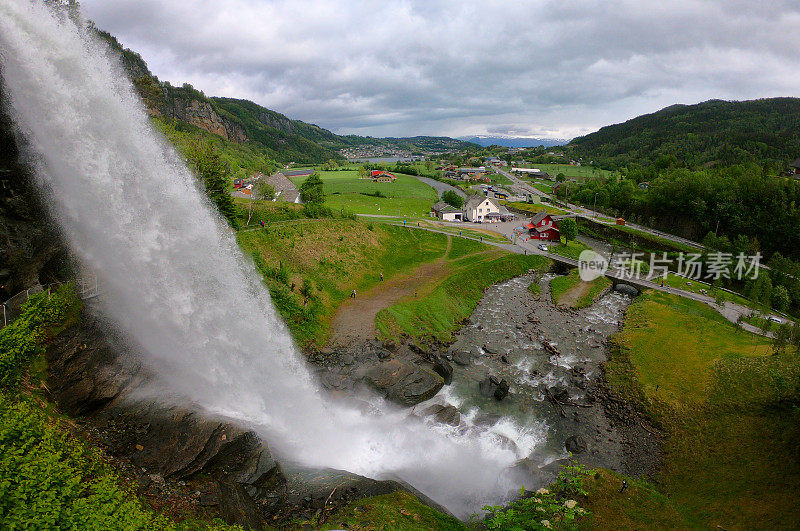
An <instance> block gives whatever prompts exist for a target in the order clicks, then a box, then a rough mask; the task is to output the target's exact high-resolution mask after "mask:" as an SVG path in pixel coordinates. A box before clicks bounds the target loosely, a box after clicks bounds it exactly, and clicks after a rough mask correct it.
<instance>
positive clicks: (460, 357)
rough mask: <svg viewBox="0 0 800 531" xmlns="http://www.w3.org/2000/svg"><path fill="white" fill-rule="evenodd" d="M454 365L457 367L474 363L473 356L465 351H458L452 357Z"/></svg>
mask: <svg viewBox="0 0 800 531" xmlns="http://www.w3.org/2000/svg"><path fill="white" fill-rule="evenodd" d="M451 357H452V360H453V363H455V364H456V365H461V366H466V365H469V364H470V363H471V362H472V354H470V353H469V352H464V351H463V350H457V351H455V352H453V354H452V355H451Z"/></svg>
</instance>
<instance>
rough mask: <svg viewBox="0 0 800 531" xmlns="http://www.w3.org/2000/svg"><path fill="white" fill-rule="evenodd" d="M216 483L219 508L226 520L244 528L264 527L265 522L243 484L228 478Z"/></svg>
mask: <svg viewBox="0 0 800 531" xmlns="http://www.w3.org/2000/svg"><path fill="white" fill-rule="evenodd" d="M216 483H217V487H218V488H219V506H220V510H221V511H222V517H223V518H224V519H225V521H226V522H228V523H230V524H235V525H240V526H242V527H244V528H245V529H264V527H265V526H266V524H267V522H266V520H265V519H264V517H263V516H262V515H261V512H260V511H259V508H258V505H257V504H256V502H255V501H254V500H253V498H252V497H251V496H250V494H248V492H247V490H246V488H245V487H244V485H242V484H241V483H237V482H235V481H230V480H228V479H222V480H219V481H217V482H216Z"/></svg>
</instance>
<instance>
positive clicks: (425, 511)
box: [319, 491, 468, 531]
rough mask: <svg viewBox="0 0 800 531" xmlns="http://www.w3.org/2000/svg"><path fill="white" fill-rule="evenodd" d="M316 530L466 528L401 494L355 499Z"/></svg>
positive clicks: (443, 530) (451, 530) (450, 530)
mask: <svg viewBox="0 0 800 531" xmlns="http://www.w3.org/2000/svg"><path fill="white" fill-rule="evenodd" d="M319 529H359V530H364V531H367V530H376V531H377V530H383V529H398V530H399V529H403V530H409V531H427V530H430V529H436V530H440V531H460V530H466V529H468V528H467V526H465V525H464V524H463V523H462V522H460V521H459V520H458V519H456V518H454V517H452V516H449V515H446V514H442V513H440V512H438V511H436V510H434V509H431V508H430V507H428V506H426V505H424V504H422V502H420V501H419V500H418V499H417V498H416V497H415V496H412V495H411V494H409V493H407V492H403V491H398V492H394V493H392V494H384V495H382V496H375V497H373V498H367V499H365V500H357V501H354V502H353V503H351V504H350V505H348V506H347V507H344V508H343V509H341V510H339V511H337V512H336V513H335V514H333V515H331V516H329V517H328V518H327V522H326V523H325V524H323V525H322V526H321V527H320V528H319Z"/></svg>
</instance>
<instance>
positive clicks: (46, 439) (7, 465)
mask: <svg viewBox="0 0 800 531" xmlns="http://www.w3.org/2000/svg"><path fill="white" fill-rule="evenodd" d="M0 521H2V522H3V528H4V529H164V528H167V527H169V522H168V521H167V520H166V519H164V518H163V517H160V516H157V515H155V514H154V513H152V512H151V511H149V510H147V509H146V508H145V507H143V506H142V504H141V502H140V501H139V500H138V499H137V498H136V497H135V496H133V495H132V494H131V492H129V491H128V490H126V489H124V488H122V487H121V486H120V485H119V478H118V477H117V476H116V474H114V472H113V471H111V470H110V469H109V467H108V466H107V465H105V464H104V463H103V462H102V461H101V460H100V457H99V454H98V453H97V452H96V451H92V450H90V449H88V448H87V447H86V446H85V445H84V444H82V443H80V441H78V440H76V439H75V438H73V437H71V436H70V435H69V434H67V433H66V432H64V431H63V430H61V429H60V428H59V427H58V426H57V425H53V424H52V423H51V422H50V419H49V418H48V417H47V416H46V415H45V414H44V413H43V412H42V411H40V410H39V409H37V408H36V407H34V406H33V405H32V404H31V403H30V402H28V401H19V402H14V401H12V400H11V399H10V398H8V397H6V396H2V395H1V394H0Z"/></svg>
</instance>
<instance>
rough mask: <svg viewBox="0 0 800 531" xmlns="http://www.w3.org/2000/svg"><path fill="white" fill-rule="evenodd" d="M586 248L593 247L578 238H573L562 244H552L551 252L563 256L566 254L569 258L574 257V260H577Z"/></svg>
mask: <svg viewBox="0 0 800 531" xmlns="http://www.w3.org/2000/svg"><path fill="white" fill-rule="evenodd" d="M562 241H563V240H562ZM586 249H591V247H589V246H588V245H586V244H583V243H581V242H579V241H577V240H573V241H571V242H565V243H562V244H561V245H558V244H553V245H551V247H550V252H551V253H555V254H560V255H561V256H566V257H567V258H572V259H573V260H577V259H578V257H579V256H580V255H581V253H582V252H583V251H585V250H586Z"/></svg>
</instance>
